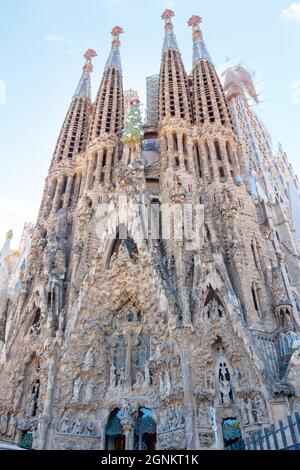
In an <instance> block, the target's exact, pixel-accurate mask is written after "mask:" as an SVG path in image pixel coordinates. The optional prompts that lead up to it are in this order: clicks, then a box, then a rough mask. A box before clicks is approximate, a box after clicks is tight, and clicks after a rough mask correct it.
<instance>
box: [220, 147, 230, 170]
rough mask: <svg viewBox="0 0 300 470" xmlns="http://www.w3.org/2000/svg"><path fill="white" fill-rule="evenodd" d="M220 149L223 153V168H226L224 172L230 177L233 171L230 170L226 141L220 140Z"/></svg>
mask: <svg viewBox="0 0 300 470" xmlns="http://www.w3.org/2000/svg"><path fill="white" fill-rule="evenodd" d="M220 150H221V155H222V163H223V168H224V173H225V176H226V178H230V176H231V171H230V164H229V160H228V156H227V152H226V144H225V142H220Z"/></svg>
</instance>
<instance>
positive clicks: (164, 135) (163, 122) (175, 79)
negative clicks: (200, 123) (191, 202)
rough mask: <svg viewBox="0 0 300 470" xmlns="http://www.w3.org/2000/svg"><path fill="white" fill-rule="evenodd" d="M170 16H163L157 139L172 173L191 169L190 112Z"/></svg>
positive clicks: (187, 87)
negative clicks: (163, 33) (163, 27)
mask: <svg viewBox="0 0 300 470" xmlns="http://www.w3.org/2000/svg"><path fill="white" fill-rule="evenodd" d="M173 16H174V12H173V11H171V10H166V11H165V12H164V13H163V15H162V19H163V20H164V22H165V37H164V42H163V50H162V59H161V69H160V83H159V130H160V132H159V139H160V144H161V148H162V162H161V164H162V168H163V169H167V168H168V169H169V170H172V171H173V172H175V171H177V170H179V169H180V170H182V171H188V170H190V169H191V168H192V162H191V161H189V159H188V147H189V142H188V134H189V130H190V126H191V124H192V119H193V117H192V116H193V113H192V107H191V99H190V90H189V85H188V79H187V74H186V71H185V68H184V65H183V62H182V58H181V54H180V51H179V48H178V45H177V40H176V37H175V34H174V27H173V23H172V17H173Z"/></svg>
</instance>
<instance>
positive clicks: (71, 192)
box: [38, 49, 97, 224]
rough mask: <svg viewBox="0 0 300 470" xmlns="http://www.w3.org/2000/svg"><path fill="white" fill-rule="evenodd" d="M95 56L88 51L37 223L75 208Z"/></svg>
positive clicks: (52, 165)
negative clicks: (59, 212) (59, 211)
mask: <svg viewBox="0 0 300 470" xmlns="http://www.w3.org/2000/svg"><path fill="white" fill-rule="evenodd" d="M96 55H97V54H96V52H95V51H94V50H92V49H89V50H88V51H87V52H86V53H85V55H84V57H85V59H86V62H85V65H84V67H83V72H82V75H81V78H80V81H79V83H78V86H77V88H76V90H75V93H74V96H73V99H72V102H71V104H70V107H69V110H68V112H67V115H66V118H65V121H64V123H63V126H62V129H61V132H60V135H59V138H58V141H57V144H56V148H55V151H54V155H53V158H52V162H51V166H50V170H49V174H48V177H47V179H46V185H45V190H44V194H43V199H42V204H41V208H40V212H39V217H38V222H39V223H40V224H44V223H48V220H49V217H50V218H51V216H52V215H53V216H54V218H55V217H56V215H55V214H57V211H58V210H60V209H62V208H63V209H70V208H72V207H73V208H74V207H75V206H76V203H77V200H78V197H79V193H80V190H81V180H82V171H81V170H80V169H77V167H78V166H80V165H79V164H80V157H79V156H80V155H82V154H83V153H84V151H85V149H86V145H87V137H88V129H89V124H90V117H91V109H92V105H91V79H90V76H91V72H92V71H93V66H92V59H93V57H95V56H96Z"/></svg>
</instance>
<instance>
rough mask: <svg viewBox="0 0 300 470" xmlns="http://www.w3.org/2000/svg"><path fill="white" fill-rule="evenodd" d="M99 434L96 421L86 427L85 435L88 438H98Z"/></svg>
mask: <svg viewBox="0 0 300 470" xmlns="http://www.w3.org/2000/svg"><path fill="white" fill-rule="evenodd" d="M96 434H97V425H96V423H95V422H94V421H91V422H89V423H87V425H86V427H85V435H86V436H96Z"/></svg>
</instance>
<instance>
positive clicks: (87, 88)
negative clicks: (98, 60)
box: [73, 49, 97, 99]
mask: <svg viewBox="0 0 300 470" xmlns="http://www.w3.org/2000/svg"><path fill="white" fill-rule="evenodd" d="M96 56H97V52H96V51H94V50H93V49H88V50H87V51H86V53H85V54H84V56H83V57H84V58H85V60H86V62H85V64H84V66H83V68H82V75H81V78H80V80H79V83H78V86H77V88H76V91H75V93H74V96H73V99H74V98H79V97H85V98H90V97H91V79H90V73H91V72H92V71H93V64H92V59H93V58H94V57H96Z"/></svg>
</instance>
